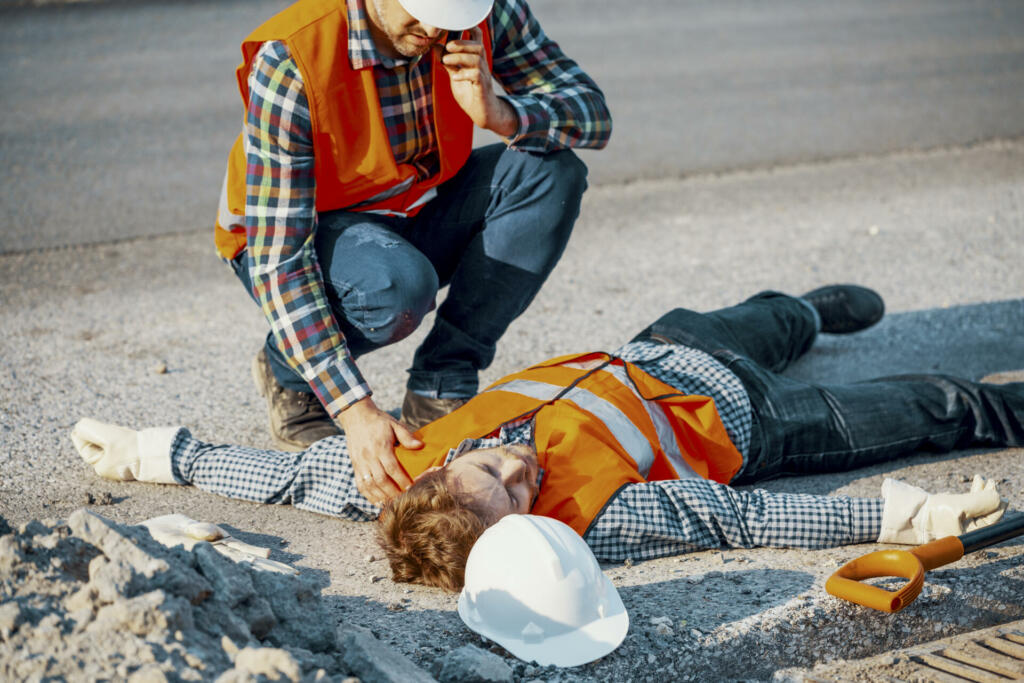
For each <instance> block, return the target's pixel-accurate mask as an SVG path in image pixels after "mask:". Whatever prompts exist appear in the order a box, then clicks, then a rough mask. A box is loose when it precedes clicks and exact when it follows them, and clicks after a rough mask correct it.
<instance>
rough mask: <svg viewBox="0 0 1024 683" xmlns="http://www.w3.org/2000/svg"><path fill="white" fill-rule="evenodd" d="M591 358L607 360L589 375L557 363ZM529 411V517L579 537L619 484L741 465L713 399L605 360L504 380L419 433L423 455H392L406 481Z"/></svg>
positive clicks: (544, 367)
mask: <svg viewBox="0 0 1024 683" xmlns="http://www.w3.org/2000/svg"><path fill="white" fill-rule="evenodd" d="M595 359H597V360H605V361H608V362H607V363H606V364H604V365H603V366H601V367H600V369H596V370H584V369H580V368H575V367H566V366H565V364H566V363H571V362H587V361H593V360H595ZM530 413H535V423H534V424H535V429H534V445H535V446H536V448H537V460H538V464H539V465H540V467H541V468H543V469H544V471H545V475H544V480H543V481H542V482H541V487H540V493H539V495H538V497H537V500H536V502H535V503H534V505H533V508H532V509H531V510H530V512H531V513H532V514H536V515H545V516H548V517H554V518H555V519H558V520H561V521H563V522H565V523H566V524H568V525H569V526H571V527H572V528H573V529H575V530H576V531H577V532H578V533H579V534H580V535H581V536H582V535H583V534H584V532H585V531H586V530H587V528H588V527H589V526H590V523H591V522H593V520H594V519H595V518H596V517H597V515H598V513H600V512H601V510H602V509H603V508H604V506H605V504H606V503H607V502H608V501H609V500H610V499H611V498H612V496H613V495H614V494H615V492H616V491H618V490H619V489H620V488H621V487H622V486H623V485H624V484H630V483H636V482H643V481H656V480H662V479H682V478H687V477H701V478H704V479H711V480H714V481H717V482H721V483H728V482H729V481H730V480H731V479H732V478H733V477H734V476H735V475H736V473H737V472H738V471H739V469H740V467H741V466H742V464H743V456H742V455H741V454H740V453H739V451H737V450H736V447H735V446H734V445H733V443H732V441H731V440H730V439H729V436H728V434H727V433H726V431H725V426H724V425H723V424H722V420H721V418H719V416H718V411H717V410H716V408H715V403H714V400H712V399H711V398H709V397H707V396H690V395H685V394H680V393H679V391H678V390H676V389H674V388H672V387H670V386H669V385H667V384H665V383H664V382H661V381H659V380H657V379H655V378H654V377H651V376H650V375H648V374H647V373H645V372H643V371H642V370H640V369H639V368H638V367H636V366H634V365H632V364H630V363H626V362H624V361H622V360H620V359H618V358H614V357H612V356H610V355H608V354H604V353H589V354H583V355H575V356H562V357H560V358H554V359H552V360H549V361H545V362H544V363H540V364H538V365H534V366H532V367H530V368H527V369H526V370H523V371H522V372H518V373H515V374H512V375H508V376H507V377H503V378H502V379H500V380H498V381H497V382H495V383H494V384H492V385H491V386H490V387H488V388H487V389H485V390H484V391H482V392H481V393H480V394H478V395H477V396H475V397H474V398H473V399H472V400H470V401H469V402H468V403H466V404H465V405H464V406H462V407H461V408H459V409H458V410H455V411H454V412H452V413H450V414H448V415H446V416H445V417H443V418H441V419H439V420H437V421H435V422H432V423H430V424H428V425H426V426H425V427H423V428H422V429H421V430H420V431H419V432H418V434H419V436H420V439H421V440H422V441H423V442H424V443H425V446H424V447H423V449H421V450H409V449H405V448H402V447H399V448H397V449H396V454H397V455H398V459H399V462H401V463H402V466H403V467H404V468H405V470H406V472H407V473H408V474H409V476H410V477H413V478H415V477H416V476H418V475H419V474H421V473H422V472H423V471H425V470H426V469H427V468H428V467H431V466H434V465H441V464H443V463H444V460H445V457H446V456H447V454H448V450H449V449H450V448H453V447H455V446H457V445H458V444H459V442H461V441H462V439H464V438H467V437H469V438H482V437H485V436H490V435H493V434H496V433H497V431H498V430H499V429H500V428H501V425H502V424H504V423H505V422H508V421H510V420H514V419H516V418H519V417H522V416H525V415H528V414H530Z"/></svg>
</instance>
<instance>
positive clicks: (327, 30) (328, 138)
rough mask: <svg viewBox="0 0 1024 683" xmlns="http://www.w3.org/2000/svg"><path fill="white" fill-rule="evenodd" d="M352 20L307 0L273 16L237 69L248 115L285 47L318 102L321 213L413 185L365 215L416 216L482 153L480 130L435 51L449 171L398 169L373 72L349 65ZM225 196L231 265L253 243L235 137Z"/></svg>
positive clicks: (442, 148) (225, 243)
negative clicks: (263, 49) (264, 73)
mask: <svg viewBox="0 0 1024 683" xmlns="http://www.w3.org/2000/svg"><path fill="white" fill-rule="evenodd" d="M347 12H348V11H347V9H346V7H345V2H344V0H299V1H298V2H296V3H295V4H293V5H291V6H290V7H288V8H286V9H284V10H283V11H281V12H279V13H278V14H276V15H274V16H273V17H271V18H270V19H269V20H267V21H266V23H264V24H263V25H262V26H260V27H259V28H257V29H256V30H255V31H253V32H252V33H251V34H249V37H248V38H246V39H245V40H244V41H243V42H242V63H241V64H240V65H239V66H238V69H236V71H235V74H236V77H237V79H238V89H239V92H240V93H241V95H242V101H243V103H244V104H245V106H246V108H248V105H249V85H248V79H249V74H250V73H251V71H252V62H253V60H254V59H255V57H256V53H257V51H259V48H260V46H261V45H262V44H263V43H265V42H267V41H268V40H279V41H283V42H284V43H285V44H286V45H287V46H288V50H289V52H290V53H291V56H292V59H294V60H295V64H296V66H297V67H298V69H299V73H301V74H302V82H303V85H304V89H305V93H306V99H307V100H308V102H309V115H310V120H311V122H312V126H313V160H314V177H315V180H316V210H317V211H318V212H322V211H331V210H333V209H343V208H345V207H349V206H353V205H355V204H358V203H360V202H364V201H366V200H368V199H370V198H372V197H375V196H377V195H378V194H380V193H381V192H383V191H384V190H387V189H388V188H392V187H395V186H396V185H399V184H401V183H402V182H407V181H409V180H410V179H412V182H411V184H410V186H409V188H408V189H407V190H406V191H405V192H402V193H400V194H398V195H396V196H393V197H389V198H387V199H384V200H381V201H378V202H373V203H371V204H367V205H364V206H360V207H359V209H360V210H361V211H368V210H388V211H395V212H398V213H404V214H405V215H410V216H412V215H415V214H416V213H418V212H419V209H420V208H422V206H417V207H415V208H413V209H410V208H409V207H410V206H413V205H414V204H415V203H416V201H417V200H418V199H420V198H421V197H422V196H423V194H424V193H425V192H427V191H428V190H430V189H431V188H433V187H436V186H437V185H439V184H440V183H443V182H444V181H446V180H448V179H449V178H451V177H452V176H454V175H455V174H456V173H457V172H458V171H459V169H460V168H462V166H463V165H464V164H465V163H466V159H468V158H469V152H470V150H471V149H472V147H473V122H472V121H471V120H470V118H469V116H468V115H467V114H466V113H465V112H464V111H463V110H462V108H461V107H460V106H459V105H458V103H457V102H456V101H455V98H454V97H453V96H452V91H451V81H450V80H449V78H448V75H447V73H446V72H445V70H444V67H443V66H442V65H441V61H440V56H439V51H438V50H431V51H430V54H429V55H427V56H425V57H424V58H425V59H430V60H431V74H430V78H431V82H432V92H433V105H434V120H433V123H434V132H435V139H436V141H437V153H438V156H439V158H440V162H441V171H440V173H438V174H437V175H435V176H433V177H431V178H427V179H424V180H418V179H416V169H415V167H413V165H412V164H397V163H396V162H395V158H394V155H393V154H392V152H391V143H390V141H389V139H388V133H387V129H386V127H385V125H384V116H383V114H382V113H381V107H380V99H379V98H378V95H377V85H376V83H375V81H374V77H373V69H372V68H370V67H368V68H365V69H359V70H355V69H353V68H352V63H351V61H350V60H349V54H348V13H347ZM480 28H481V29H482V30H483V33H484V35H483V44H484V47H485V53H486V55H487V61H488V64H490V63H491V36H490V30H489V29H488V27H487V20H486V19H485V20H484V21H483V22H481V23H480ZM224 194H225V195H226V204H227V206H222V207H221V211H219V212H218V217H217V223H216V229H215V231H214V234H215V240H216V244H217V251H218V253H219V254H220V255H221V256H222V257H224V258H229V259H230V258H234V257H235V255H237V254H238V252H239V251H241V250H242V249H243V248H245V243H246V242H245V225H244V215H245V194H246V159H245V149H244V144H243V141H242V135H239V136H238V138H236V139H235V144H234V145H233V146H232V148H231V152H230V154H229V156H228V171H227V178H226V179H225V189H224ZM225 209H226V211H225ZM231 217H234V220H232V218H231ZM238 219H241V220H238Z"/></svg>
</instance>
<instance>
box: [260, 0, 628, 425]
mask: <svg viewBox="0 0 1024 683" xmlns="http://www.w3.org/2000/svg"><path fill="white" fill-rule="evenodd" d="M347 6H348V20H349V36H348V51H349V60H350V61H351V63H352V67H353V68H354V69H366V68H372V69H373V76H374V82H375V84H376V86H377V91H378V96H379V100H380V104H381V110H382V112H383V115H384V124H385V128H386V130H387V133H388V139H389V142H390V145H391V151H392V153H393V155H394V157H395V160H396V161H397V162H398V163H409V164H412V165H413V166H414V167H415V168H416V169H417V173H418V175H419V177H421V178H426V177H430V176H432V175H434V174H436V173H437V172H438V170H439V168H440V161H439V158H438V154H437V141H436V139H435V136H434V128H433V108H432V107H433V105H432V97H431V93H432V79H431V74H430V60H429V59H421V58H415V59H410V60H406V59H389V58H386V57H384V56H382V55H380V54H379V53H378V52H377V50H376V48H375V47H374V44H373V39H372V38H371V35H370V31H369V27H368V23H367V18H366V12H365V5H364V0H350V1H349V2H348V3H347ZM488 21H489V22H490V24H489V25H490V29H491V36H492V52H493V73H494V75H495V77H496V78H497V79H498V81H499V82H500V83H501V84H502V86H504V88H505V90H506V92H507V93H508V94H507V95H506V96H505V97H504V99H505V101H506V102H508V103H509V104H510V105H511V106H512V109H513V110H514V111H515V113H516V116H517V118H518V121H519V126H518V130H517V133H516V134H515V135H514V136H513V137H512V138H511V139H510V140H509V145H510V146H511V147H514V148H516V149H521V150H527V151H534V152H545V151H551V150H557V149H562V148H565V147H592V148H600V147H604V146H605V144H607V142H608V138H609V136H610V135H611V117H610V115H609V114H608V109H607V107H606V105H605V101H604V95H603V94H602V93H601V91H600V89H598V87H597V85H596V84H595V83H594V82H593V81H592V80H591V79H590V78H589V77H588V76H587V75H586V74H585V73H584V72H583V71H582V70H581V69H580V68H579V66H577V65H576V63H575V62H573V61H572V60H570V59H569V58H567V57H566V56H565V55H564V54H563V53H562V51H561V50H560V49H559V47H558V45H557V44H556V43H554V42H553V41H551V40H549V39H548V37H547V36H546V35H545V34H544V31H543V30H542V29H541V27H540V24H538V23H537V20H536V19H535V18H534V17H533V15H532V14H531V13H530V10H529V8H528V7H527V5H526V3H525V2H524V0H497V1H496V2H495V4H494V9H493V10H492V12H491V15H490V18H489V20H488ZM249 92H250V95H249V105H248V109H247V111H246V118H245V136H244V140H245V149H246V164H247V172H246V173H247V175H246V184H247V191H246V208H245V214H246V215H245V226H246V236H247V242H248V249H247V252H246V256H245V258H247V259H248V262H247V267H248V268H249V272H250V275H251V278H252V282H253V294H254V296H255V297H256V299H257V301H259V303H260V306H261V307H262V310H263V313H264V315H265V316H266V317H267V320H268V321H269V323H270V329H271V331H272V333H273V335H274V338H275V339H276V340H277V343H278V346H279V347H281V348H282V350H283V352H284V356H285V358H286V359H287V361H288V363H289V364H290V365H291V366H292V367H294V368H296V370H297V371H298V372H299V373H300V374H301V375H302V377H303V378H304V379H305V380H306V381H308V382H309V384H310V387H311V388H312V390H313V391H314V392H315V393H316V395H317V397H318V398H319V399H320V401H321V402H322V403H323V404H324V407H325V408H326V409H327V412H328V413H329V414H330V415H331V416H333V417H336V416H337V415H339V414H340V413H341V412H342V411H343V410H344V409H345V408H347V407H348V406H349V405H351V404H352V403H355V402H356V401H358V400H360V399H362V398H365V397H366V396H369V395H370V394H371V393H372V392H371V391H370V387H369V385H368V384H367V382H366V380H365V379H364V378H363V376H362V373H360V371H359V368H358V367H357V365H356V363H355V361H354V359H353V358H352V357H351V355H350V354H349V353H348V348H347V346H346V344H345V337H344V335H343V334H342V332H341V330H340V329H339V327H338V324H337V321H336V320H335V319H334V316H333V314H332V312H331V308H330V306H329V303H328V300H327V296H326V293H325V291H324V287H323V276H322V273H321V272H320V267H319V265H318V263H317V259H316V253H315V251H314V242H313V236H314V232H315V230H316V208H315V190H316V188H315V179H314V163H313V143H312V124H311V123H310V116H309V106H308V102H307V100H306V95H305V91H304V88H303V82H302V74H301V73H300V72H299V70H298V68H297V67H296V64H295V61H294V60H293V59H292V58H291V56H290V54H289V52H288V49H287V47H286V46H285V45H284V44H283V43H281V42H278V41H270V42H267V43H264V44H263V45H262V46H260V49H259V51H258V52H257V55H256V58H255V60H254V61H253V70H252V73H251V74H250V76H249ZM405 189H407V188H406V187H405V186H403V185H399V186H396V187H392V188H387V189H385V190H384V191H382V192H381V194H379V195H377V196H376V197H374V198H372V199H370V200H368V201H369V202H372V201H376V200H379V199H383V198H385V197H387V196H391V195H393V194H396V193H398V192H401V191H404V190H405ZM350 208H351V209H353V210H358V209H359V207H358V206H356V207H350Z"/></svg>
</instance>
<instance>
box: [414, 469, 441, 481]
mask: <svg viewBox="0 0 1024 683" xmlns="http://www.w3.org/2000/svg"><path fill="white" fill-rule="evenodd" d="M441 469H444V468H443V467H441V466H440V465H431V466H430V467H428V468H427V469H425V470H423V471H422V472H420V473H419V474H417V475H416V478H415V479H413V481H414V482H416V481H419V478H420V477H422V476H423V475H425V474H430V473H431V472H437V471H438V470H441Z"/></svg>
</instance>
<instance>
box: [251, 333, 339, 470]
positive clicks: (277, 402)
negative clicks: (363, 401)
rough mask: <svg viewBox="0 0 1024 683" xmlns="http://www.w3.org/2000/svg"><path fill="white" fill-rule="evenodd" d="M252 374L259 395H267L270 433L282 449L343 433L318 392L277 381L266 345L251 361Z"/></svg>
mask: <svg viewBox="0 0 1024 683" xmlns="http://www.w3.org/2000/svg"><path fill="white" fill-rule="evenodd" d="M252 378H253V379H254V380H255V381H256V388H257V389H259V392H260V396H262V397H264V398H265V399H267V415H268V417H269V418H270V436H271V437H272V438H273V439H274V443H275V444H276V445H277V447H278V448H280V449H281V450H285V451H301V450H303V449H305V448H306V447H308V446H309V445H310V444H311V443H313V442H315V441H319V440H320V439H325V438H327V437H328V436H335V435H336V434H341V430H340V429H339V428H338V426H337V425H336V424H334V420H332V419H331V418H330V416H329V415H327V411H326V410H324V406H323V404H322V403H320V399H319V398H317V396H316V394H314V393H312V392H310V393H305V392H301V391H292V390H291V389H285V388H284V387H282V386H281V385H280V384H278V382H277V378H276V377H274V373H273V372H272V371H271V370H270V363H268V362H267V350H266V349H260V352H259V353H257V354H256V357H255V358H254V359H253V361H252Z"/></svg>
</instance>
